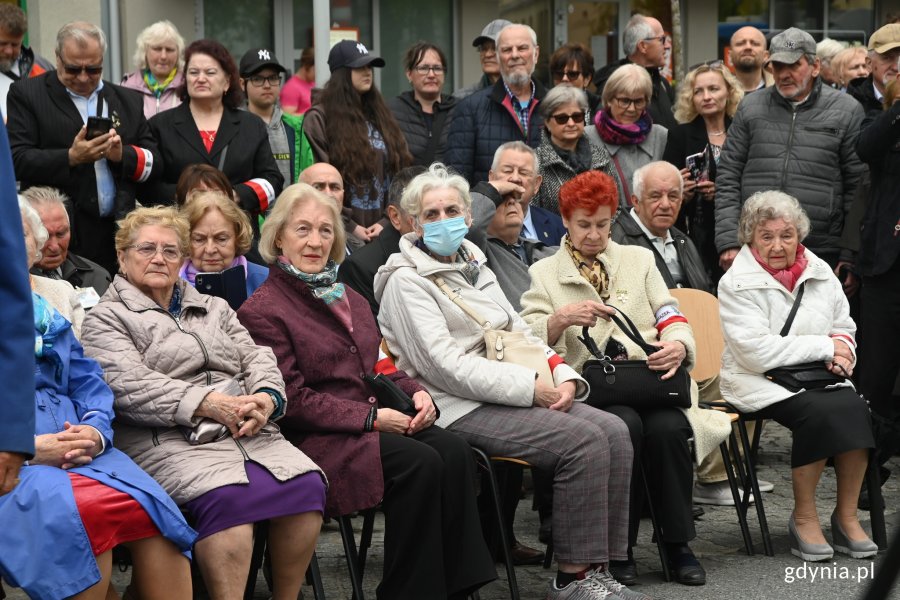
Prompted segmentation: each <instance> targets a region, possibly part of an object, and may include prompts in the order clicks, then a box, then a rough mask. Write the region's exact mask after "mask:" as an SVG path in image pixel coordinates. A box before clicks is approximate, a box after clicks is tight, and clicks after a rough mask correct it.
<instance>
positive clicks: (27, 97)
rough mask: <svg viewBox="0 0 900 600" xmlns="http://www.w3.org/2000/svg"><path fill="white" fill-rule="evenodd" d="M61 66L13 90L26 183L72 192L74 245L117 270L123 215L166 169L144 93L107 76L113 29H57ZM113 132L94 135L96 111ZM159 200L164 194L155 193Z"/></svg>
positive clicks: (17, 158)
mask: <svg viewBox="0 0 900 600" xmlns="http://www.w3.org/2000/svg"><path fill="white" fill-rule="evenodd" d="M57 40H58V43H57V48H56V71H50V72H48V73H44V74H43V75H39V76H38V77H33V78H31V79H23V80H21V81H17V82H16V83H14V84H13V86H12V87H11V88H10V90H9V96H8V97H7V109H8V113H9V115H8V121H7V125H8V127H9V141H10V146H11V147H12V153H13V163H14V165H15V169H16V177H17V178H18V179H19V180H20V181H21V182H22V189H27V188H29V187H31V186H33V185H49V186H53V187H56V188H59V189H60V190H62V191H63V192H64V193H65V194H66V195H67V196H68V197H69V198H71V199H72V214H71V217H72V225H73V231H74V233H75V235H74V237H73V239H72V249H73V251H75V252H77V253H78V254H80V255H82V256H84V257H85V258H88V259H89V260H93V261H96V262H98V263H100V265H101V266H102V267H103V268H105V269H106V270H107V271H115V270H117V264H116V252H115V245H114V240H113V237H114V234H115V229H116V224H115V221H116V219H119V218H122V217H123V216H124V215H125V214H126V213H128V212H129V211H130V210H132V209H133V208H134V207H135V195H136V190H137V185H138V183H143V182H147V181H149V180H152V179H155V178H156V177H157V176H158V175H159V173H160V172H161V171H162V169H161V168H160V159H159V152H158V150H157V145H156V141H155V140H154V139H153V135H152V133H151V132H150V127H149V125H148V124H147V120H146V119H145V118H144V106H143V101H142V100H141V97H140V94H138V93H137V92H135V91H134V90H127V89H125V88H122V87H120V86H117V85H114V84H112V83H109V82H107V81H103V80H102V79H101V76H102V73H103V56H104V54H105V52H106V36H105V35H104V34H103V31H102V30H101V29H100V28H99V27H97V26H96V25H92V24H91V23H85V22H82V21H75V22H72V23H68V24H66V25H63V27H62V28H61V29H60V31H59V33H58V34H57ZM95 115H97V116H103V117H107V118H108V119H110V121H111V122H112V123H111V124H112V128H111V129H110V133H103V134H100V135H97V136H96V137H92V138H91V139H88V131H87V127H86V124H87V122H88V117H89V116H95ZM153 200H158V199H153Z"/></svg>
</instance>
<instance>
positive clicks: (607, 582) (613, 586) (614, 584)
mask: <svg viewBox="0 0 900 600" xmlns="http://www.w3.org/2000/svg"><path fill="white" fill-rule="evenodd" d="M591 577H596V578H597V579H599V580H600V583H602V584H603V586H604V587H606V589H608V590H609V591H611V592H612V593H613V594H615V595H616V596H618V597H620V598H624V599H625V600H653V598H651V597H650V596H648V595H647V594H642V593H641V592H636V591H634V590H630V589H628V588H627V587H625V586H624V585H622V584H621V583H619V582H618V581H616V578H615V577H613V576H612V573H610V572H609V571H606V570H603V571H601V570H600V569H597V570H595V571H594V572H593V573H592V574H591Z"/></svg>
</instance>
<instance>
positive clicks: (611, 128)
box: [594, 109, 653, 146]
mask: <svg viewBox="0 0 900 600" xmlns="http://www.w3.org/2000/svg"><path fill="white" fill-rule="evenodd" d="M594 125H595V126H596V127H597V133H598V134H600V139H602V140H603V141H604V142H606V143H607V144H613V145H615V146H633V145H637V144H640V143H641V142H643V141H644V140H646V139H647V136H648V135H650V129H651V128H652V127H653V119H651V118H650V113H648V112H647V111H646V110H645V111H644V112H643V113H641V116H640V117H639V118H638V120H637V121H636V122H635V123H632V124H630V125H624V124H622V123H619V122H618V121H614V120H613V118H612V117H611V116H610V115H609V113H608V112H607V111H606V109H604V110H601V111H598V112H597V116H596V117H594Z"/></svg>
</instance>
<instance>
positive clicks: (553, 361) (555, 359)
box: [547, 352, 566, 373]
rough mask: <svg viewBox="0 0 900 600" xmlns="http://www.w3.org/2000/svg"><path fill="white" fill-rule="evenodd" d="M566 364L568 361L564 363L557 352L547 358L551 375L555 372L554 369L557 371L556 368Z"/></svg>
mask: <svg viewBox="0 0 900 600" xmlns="http://www.w3.org/2000/svg"><path fill="white" fill-rule="evenodd" d="M565 362H566V361H564V360H563V359H562V357H561V356H560V355H559V354H557V353H556V352H554V353H553V354H551V355H550V356H549V357H548V358H547V364H548V365H550V372H551V373H552V372H553V369H555V368H556V367H558V366H559V365H561V364H563V363H565Z"/></svg>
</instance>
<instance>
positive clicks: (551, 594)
mask: <svg viewBox="0 0 900 600" xmlns="http://www.w3.org/2000/svg"><path fill="white" fill-rule="evenodd" d="M595 573H596V571H588V572H587V576H586V577H585V578H584V579H576V580H575V581H573V582H572V583H570V584H569V585H567V586H566V587H563V588H559V587H556V578H554V579H553V581H551V582H550V590H549V591H548V592H547V600H625V599H624V598H623V597H622V596H618V595H616V594H614V593H613V592H612V591H611V590H610V589H609V588H607V587H606V586H605V585H603V583H602V582H601V581H600V579H598V578H597V577H595V576H594V575H595Z"/></svg>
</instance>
